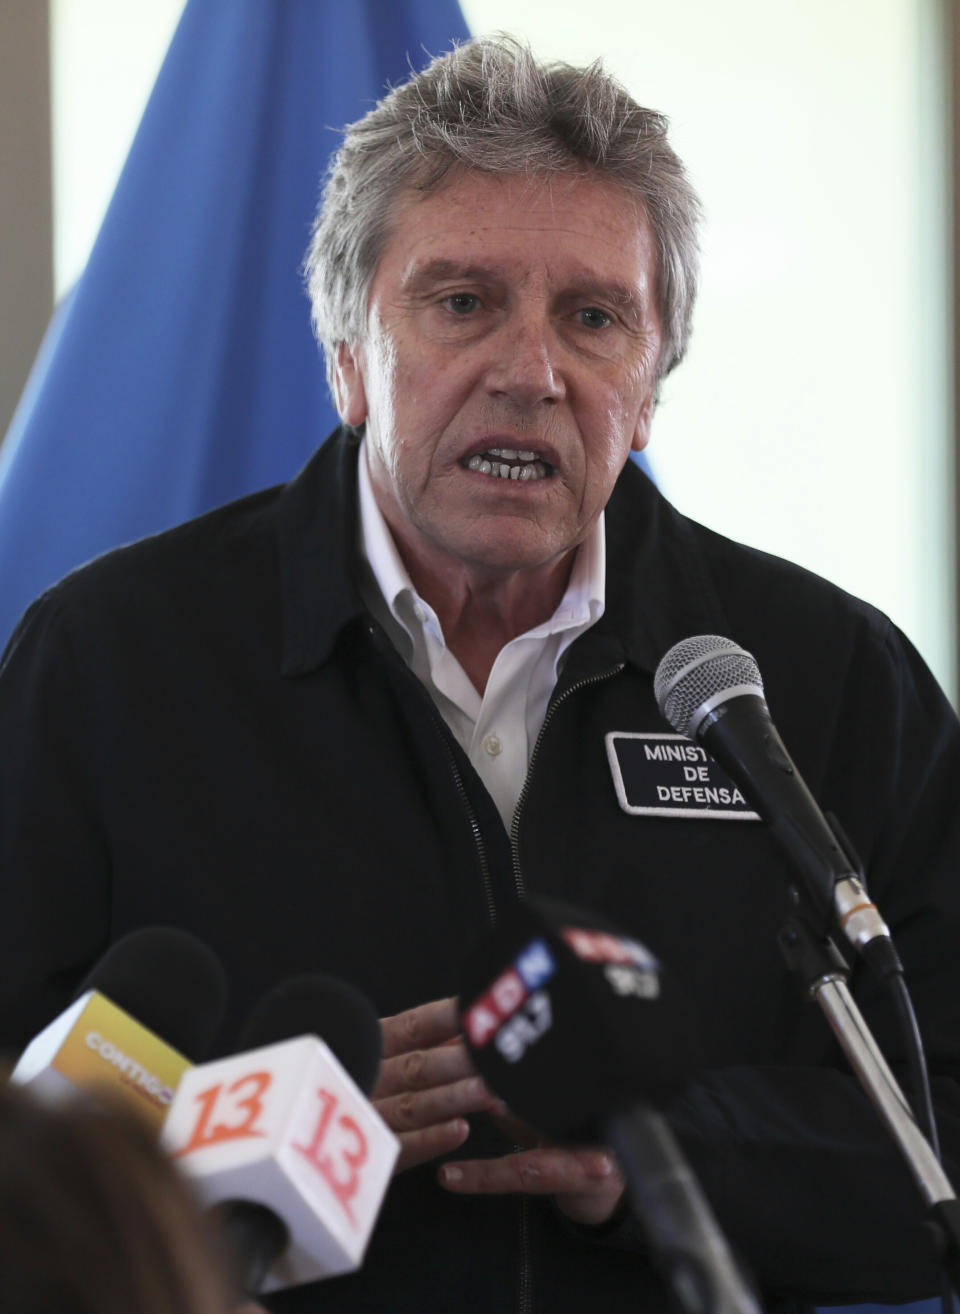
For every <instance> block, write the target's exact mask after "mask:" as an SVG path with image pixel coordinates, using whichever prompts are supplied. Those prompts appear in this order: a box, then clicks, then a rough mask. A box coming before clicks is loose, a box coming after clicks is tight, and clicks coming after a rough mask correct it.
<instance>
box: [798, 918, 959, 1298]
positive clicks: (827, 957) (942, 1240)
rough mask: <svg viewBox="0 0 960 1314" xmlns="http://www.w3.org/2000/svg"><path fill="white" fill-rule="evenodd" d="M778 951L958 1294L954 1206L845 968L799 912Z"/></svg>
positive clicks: (831, 946)
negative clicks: (905, 1175) (857, 1093)
mask: <svg viewBox="0 0 960 1314" xmlns="http://www.w3.org/2000/svg"><path fill="white" fill-rule="evenodd" d="M778 941H779V944H780V950H781V952H782V954H783V956H784V959H785V960H786V963H787V966H788V967H789V968H790V969H791V971H794V972H797V973H798V974H799V976H800V978H801V980H802V981H803V984H804V987H805V989H806V991H807V993H808V995H809V997H810V998H811V999H814V1000H815V1001H816V1002H817V1003H818V1004H819V1005H820V1008H821V1010H822V1012H823V1013H824V1015H825V1017H826V1019H827V1022H828V1023H829V1025H830V1029H831V1030H832V1031H833V1034H834V1035H835V1036H836V1038H837V1040H838V1041H839V1043H840V1045H841V1047H842V1049H843V1051H844V1053H845V1054H846V1056H847V1059H848V1060H849V1062H850V1066H851V1067H852V1068H853V1071H854V1073H855V1074H856V1076H857V1078H858V1079H859V1081H860V1084H861V1086H862V1087H863V1089H864V1090H865V1092H866V1094H867V1096H868V1098H869V1099H870V1102H871V1103H872V1104H873V1106H874V1108H875V1109H876V1110H877V1112H878V1113H879V1115H880V1118H881V1120H882V1121H883V1122H884V1124H885V1125H886V1127H887V1130H888V1131H889V1132H890V1135H891V1136H892V1137H893V1139H894V1140H895V1141H896V1143H897V1145H898V1146H899V1148H900V1152H901V1154H902V1155H903V1157H904V1159H905V1160H906V1162H907V1167H908V1168H909V1169H910V1172H911V1173H912V1174H913V1177H914V1180H915V1181H916V1183H917V1186H918V1188H919V1190H920V1194H921V1196H922V1197H923V1200H924V1202H925V1203H926V1206H927V1217H928V1220H929V1222H930V1224H931V1226H932V1228H933V1232H934V1235H935V1238H936V1241H937V1243H938V1248H939V1251H940V1262H941V1263H942V1264H943V1266H944V1268H945V1269H946V1271H947V1273H948V1275H949V1277H950V1281H951V1283H952V1285H953V1288H954V1290H955V1291H956V1292H957V1293H958V1294H960V1201H958V1200H957V1197H956V1194H955V1192H954V1190H953V1187H952V1186H951V1185H950V1182H949V1180H948V1179H947V1176H946V1174H945V1173H944V1171H943V1169H942V1168H941V1167H940V1163H939V1161H938V1160H937V1157H936V1155H935V1154H934V1152H933V1150H932V1149H931V1148H930V1144H929V1142H928V1141H927V1139H926V1137H925V1136H924V1135H923V1133H922V1132H921V1131H920V1129H919V1127H918V1126H917V1123H916V1120H915V1118H914V1116H913V1113H912V1112H911V1110H910V1105H909V1104H908V1103H907V1100H906V1098H905V1096H904V1094H903V1092H902V1091H901V1089H900V1087H899V1085H898V1084H897V1080H896V1078H895V1077H894V1075H893V1073H892V1072H891V1071H890V1068H889V1066H888V1065H887V1062H886V1060H885V1059H884V1057H883V1055H882V1054H881V1052H880V1049H879V1046H878V1045H877V1043H876V1041H875V1040H874V1038H873V1036H872V1034H871V1032H870V1029H869V1027H868V1026H867V1024H866V1022H865V1021H864V1018H863V1014H862V1013H861V1012H860V1009H859V1008H858V1006H857V1004H856V1002H855V1001H854V998H853V996H852V995H851V993H850V991H849V989H848V988H847V978H848V976H849V972H848V970H847V966H846V963H845V962H844V960H843V958H842V956H841V955H840V953H839V951H838V950H837V948H836V946H835V945H834V944H833V943H832V942H831V941H830V940H829V939H826V940H825V939H822V938H820V937H818V936H817V935H816V933H815V932H814V931H813V929H812V928H811V927H810V926H809V925H808V924H807V922H806V921H805V919H804V918H803V916H802V915H801V914H799V913H797V914H795V915H794V916H792V917H791V918H790V919H789V920H788V921H787V923H786V925H785V926H784V927H783V929H782V930H781V932H780V934H779V937H778Z"/></svg>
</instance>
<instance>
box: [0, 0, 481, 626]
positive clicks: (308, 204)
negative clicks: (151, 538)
mask: <svg viewBox="0 0 960 1314" xmlns="http://www.w3.org/2000/svg"><path fill="white" fill-rule="evenodd" d="M468 35H469V33H468V31H467V27H466V23H465V21H464V18H463V15H462V13H461V11H460V7H459V4H458V3H457V0H350V3H347V4H345V3H343V0H188V3H187V5H186V7H185V9H184V12H183V16H182V18H181V20H180V23H179V25H178V27H177V30H176V33H175V35H174V38H173V41H172V42H171V45H170V49H169V51H168V53H167V56H166V59H165V61H164V63H163V66H162V68H161V70H160V73H159V75H158V77H157V82H156V85H155V87H154V89H153V92H152V94H151V97H150V100H149V102H148V104H147V108H146V110H145V112H144V115H143V119H142V121H141V123H140V126H139V129H138V131H137V134H136V137H135V139H134V142H133V145H132V146H131V149H130V154H129V156H128V158H127V161H126V164H125V166H124V169H123V172H122V174H121V176H120V180H119V182H118V184H117V187H116V191H115V193H114V196H113V198H112V200H111V203H110V206H109V208H108V210H107V214H106V217H105V219H104V221H103V225H102V227H101V230H100V233H99V235H98V237H97V241H96V243H95V245H94V248H93V251H92V253H91V256H90V259H89V261H88V263H87V267H86V269H85V270H84V272H83V274H82V276H81V278H80V279H79V281H78V283H77V285H76V287H75V288H74V289H73V291H72V292H71V294H70V295H69V297H68V298H67V299H66V300H65V301H64V303H63V304H62V305H61V307H60V308H59V309H58V311H57V312H56V314H55V315H54V318H53V320H52V321H51V324H50V327H49V329H48V332H47V335H46V338H45V341H44V343H43V345H42V347H41V350H40V353H39V355H38V357H37V361H36V363H35V365H34V368H33V371H32V373H31V376H30V379H29V381H28V383H27V387H26V389H25V391H24V395H23V397H22V399H21V402H20V405H19V407H18V409H17V412H16V414H15V415H14V418H13V421H12V424H11V427H10V430H9V432H8V434H7V437H6V439H5V441H4V443H3V445H2V447H0V648H2V645H3V643H4V642H5V641H6V639H7V637H8V635H9V634H10V632H11V630H12V629H13V627H14V625H15V624H16V621H17V620H18V618H19V616H20V614H21V613H22V611H23V610H24V609H25V607H26V606H27V604H28V603H29V602H30V601H31V600H32V599H33V598H34V597H35V596H36V595H37V594H38V593H40V592H41V591H42V590H43V589H44V588H46V587H47V586H48V585H50V584H52V583H53V582H54V581H56V580H57V579H59V578H60V577H61V576H62V575H64V574H66V573H67V571H69V570H71V569H72V568H73V567H75V566H77V565H79V564H80V563H82V562H84V561H87V560H89V559H90V558H91V557H93V556H96V555H97V554H98V553H100V552H103V551H105V550H106V549H108V548H111V547H114V546H116V545H117V544H119V543H124V542H129V541H130V540H131V539H134V538H139V537H141V536H142V535H144V534H149V533H153V532H155V531H157V530H161V529H165V528H167V527H168V526H170V525H174V524H177V523H179V522H180V521H183V520H186V519H188V518H189V517H191V516H194V515H199V514H201V513H202V512H204V511H206V510H209V509H210V508H211V507H214V506H217V505H219V504H221V503H223V502H227V501H229V500H230V499H232V498H235V497H240V496H242V495H243V494H244V493H248V492H251V491H253V490H254V489H257V488H263V487H266V486H268V485H270V484H275V483H278V482H281V481H283V480H286V479H289V478H290V477H291V476H292V475H293V474H294V473H296V471H297V470H298V469H299V468H300V466H301V465H302V464H303V463H304V461H305V460H306V459H307V457H308V456H309V455H310V453H311V452H312V451H314V450H315V448H316V447H317V445H318V443H319V441H320V440H321V439H322V438H323V437H324V436H325V435H326V434H327V433H328V432H329V431H330V430H331V429H332V428H333V426H334V424H335V423H336V416H335V414H334V412H333V409H332V406H331V404H330V401H329V398H328V395H327V389H326V382H325V378H324V371H323V366H322V363H321V361H320V357H319V354H318V349H317V347H316V344H315V343H314V340H313V336H312V333H311V330H310V314H309V305H308V302H307V299H306V295H305V293H304V291H303V287H302V282H301V277H300V266H301V262H302V260H303V256H304V253H305V250H306V247H307V243H308V241H309V237H310V228H311V222H312V218H313V215H314V212H315V210H316V205H317V200H318V198H319V192H320V183H321V179H322V177H323V175H324V173H325V170H326V167H327V161H328V159H329V157H330V155H331V153H332V152H333V151H334V150H335V149H336V147H337V145H338V144H339V140H340V134H339V132H338V131H337V129H340V128H342V127H343V126H344V125H345V124H347V123H350V122H352V121H353V120H355V119H358V118H360V117H361V116H362V115H363V114H365V113H366V111H367V110H368V109H370V108H371V106H372V105H373V104H374V102H375V101H376V100H378V99H379V98H380V96H381V95H383V93H384V91H385V90H386V89H387V86H388V84H395V83H397V82H402V81H404V80H405V79H406V78H407V77H408V76H409V74H410V70H411V68H421V67H423V66H424V65H425V64H426V63H427V62H428V61H429V59H430V58H431V57H432V56H433V55H437V54H442V53H443V52H444V51H446V50H448V49H449V48H450V46H451V44H452V43H453V41H454V40H456V39H464V38H466V37H467V36H468Z"/></svg>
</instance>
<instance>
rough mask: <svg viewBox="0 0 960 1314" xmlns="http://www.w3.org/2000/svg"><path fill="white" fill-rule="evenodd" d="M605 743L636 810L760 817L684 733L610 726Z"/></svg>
mask: <svg viewBox="0 0 960 1314" xmlns="http://www.w3.org/2000/svg"><path fill="white" fill-rule="evenodd" d="M606 744H607V758H608V760H609V762H610V771H611V774H612V775H613V784H614V788H615V789H616V791H617V799H618V800H619V803H620V806H621V807H622V808H623V810H624V812H629V813H630V814H631V816H636V817H688V818H689V817H692V818H695V819H697V820H700V819H703V820H711V821H713V820H722V821H759V820H760V818H759V816H758V815H757V813H756V812H754V811H753V809H752V808H751V807H750V805H749V803H748V802H747V800H746V799H745V798H744V796H743V794H742V793H741V792H740V790H739V789H738V788H737V786H736V785H735V784H734V783H733V781H732V780H731V779H730V777H729V776H728V775H727V773H726V772H725V771H724V770H723V768H722V767H720V766H718V765H717V763H716V762H714V760H713V758H712V757H711V756H710V754H709V753H708V752H706V750H705V749H703V748H701V747H700V745H699V744H695V743H693V742H692V741H691V740H689V739H687V737H686V736H685V735H672V734H630V733H628V732H627V731H624V730H611V731H610V733H609V734H608V735H607V736H606Z"/></svg>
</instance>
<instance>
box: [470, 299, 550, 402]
mask: <svg viewBox="0 0 960 1314" xmlns="http://www.w3.org/2000/svg"><path fill="white" fill-rule="evenodd" d="M492 346H493V350H494V356H493V359H492V360H491V362H490V366H489V368H488V370H487V376H486V384H487V388H488V389H489V391H490V392H491V393H492V394H493V395H494V396H496V397H501V398H503V399H505V400H510V401H513V402H515V403H516V404H517V405H520V406H536V405H537V404H538V403H540V402H558V401H561V400H562V399H563V398H564V397H565V396H566V383H565V380H564V376H563V370H562V367H561V363H560V360H559V354H560V348H559V344H558V343H557V342H556V339H555V331H554V328H553V326H552V324H551V323H550V319H549V317H548V316H546V315H542V314H538V313H537V312H535V311H528V312H527V313H526V314H517V315H516V316H512V317H511V320H510V321H509V322H508V323H507V324H505V325H504V326H503V328H502V329H501V331H500V332H499V333H497V334H496V338H495V340H494V341H493V343H492Z"/></svg>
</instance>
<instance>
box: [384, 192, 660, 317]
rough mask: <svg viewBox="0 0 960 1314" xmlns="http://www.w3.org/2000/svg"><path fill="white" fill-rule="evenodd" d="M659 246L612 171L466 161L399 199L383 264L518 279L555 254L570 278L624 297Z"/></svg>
mask: <svg viewBox="0 0 960 1314" xmlns="http://www.w3.org/2000/svg"><path fill="white" fill-rule="evenodd" d="M654 251H655V245H654V241H653V237H652V233H651V230H650V226H649V223H648V221H647V218H646V214H645V212H644V209H643V206H642V203H641V201H640V200H639V198H638V197H636V196H634V195H631V194H630V193H628V192H627V191H626V190H625V189H624V188H622V187H621V186H619V185H617V184H615V183H612V182H610V181H609V180H607V179H603V178H599V177H596V176H594V175H584V174H574V175H567V174H559V175H551V176H549V177H543V176H534V177H532V178H528V177H522V176H517V175H512V174H508V175H503V176H501V175H490V174H483V173H479V172H477V171H466V170H462V171H458V173H457V174H456V175H455V176H454V177H453V178H452V179H450V180H449V181H446V182H445V183H444V185H442V186H441V187H439V188H436V189H433V190H431V191H430V192H429V193H427V194H426V195H424V194H423V193H415V192H411V193H407V194H405V195H404V196H402V197H401V198H399V199H398V201H397V203H396V204H395V206H394V208H393V214H392V220H391V223H390V232H389V236H388V238H387V242H386V244H385V247H384V251H383V256H382V257H381V265H382V264H384V263H388V264H389V265H391V266H392V272H393V275H394V277H396V278H397V279H398V280H399V281H400V283H401V284H402V285H403V286H404V287H411V286H414V285H416V286H420V285H423V284H432V283H440V282H443V281H445V280H457V279H466V280H471V279H476V280H491V279H505V280H508V281H515V280H516V278H517V275H518V272H523V271H525V270H526V269H527V268H529V269H531V270H533V269H535V268H536V267H538V266H542V267H543V268H544V269H547V268H548V267H550V266H551V264H553V263H555V262H558V261H559V262H560V263H561V264H562V271H561V272H562V275H563V281H564V282H565V283H569V284H571V285H577V284H583V285H584V288H585V289H586V288H589V287H597V286H599V285H603V286H604V287H606V288H607V289H608V291H609V293H610V294H611V295H613V296H614V297H616V298H617V299H619V300H622V301H624V302H627V301H629V300H631V299H632V298H633V296H634V295H635V292H636V289H637V284H638V283H639V284H641V285H643V284H646V283H648V282H649V274H650V273H652V268H653V263H654V261H653V253H654ZM554 272H557V271H556V270H554Z"/></svg>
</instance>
